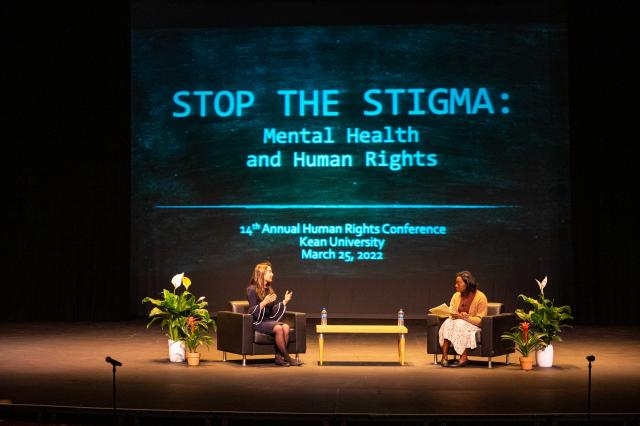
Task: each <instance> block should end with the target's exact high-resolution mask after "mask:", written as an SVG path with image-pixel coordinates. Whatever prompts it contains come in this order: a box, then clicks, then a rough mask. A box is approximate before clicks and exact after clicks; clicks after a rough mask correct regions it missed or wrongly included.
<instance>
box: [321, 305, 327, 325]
mask: <svg viewBox="0 0 640 426" xmlns="http://www.w3.org/2000/svg"><path fill="white" fill-rule="evenodd" d="M320 325H327V308H322V311H320Z"/></svg>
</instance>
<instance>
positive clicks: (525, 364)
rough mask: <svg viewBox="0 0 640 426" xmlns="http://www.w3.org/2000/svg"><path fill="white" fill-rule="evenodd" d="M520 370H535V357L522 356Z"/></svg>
mask: <svg viewBox="0 0 640 426" xmlns="http://www.w3.org/2000/svg"><path fill="white" fill-rule="evenodd" d="M520 369H521V370H527V371H528V370H533V357H532V356H521V357H520Z"/></svg>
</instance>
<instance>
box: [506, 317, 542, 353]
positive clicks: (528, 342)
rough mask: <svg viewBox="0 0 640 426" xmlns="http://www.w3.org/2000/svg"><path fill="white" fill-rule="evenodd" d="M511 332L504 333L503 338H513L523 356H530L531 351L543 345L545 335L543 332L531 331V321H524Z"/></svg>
mask: <svg viewBox="0 0 640 426" xmlns="http://www.w3.org/2000/svg"><path fill="white" fill-rule="evenodd" d="M512 330H514V331H513V332H511V333H504V334H502V336H500V337H501V338H502V340H511V341H512V342H513V343H515V347H516V349H517V350H518V352H520V353H521V354H522V356H523V357H528V356H529V354H530V353H531V351H533V350H536V349H539V348H541V347H542V346H543V340H542V339H543V337H544V335H543V334H541V333H529V323H528V322H526V321H524V322H522V323H520V325H519V326H515V327H513V329H512Z"/></svg>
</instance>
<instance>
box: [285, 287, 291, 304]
mask: <svg viewBox="0 0 640 426" xmlns="http://www.w3.org/2000/svg"><path fill="white" fill-rule="evenodd" d="M292 297H293V292H292V291H289V290H287V291H285V292H284V304H285V305H286V304H287V303H289V300H291V298H292Z"/></svg>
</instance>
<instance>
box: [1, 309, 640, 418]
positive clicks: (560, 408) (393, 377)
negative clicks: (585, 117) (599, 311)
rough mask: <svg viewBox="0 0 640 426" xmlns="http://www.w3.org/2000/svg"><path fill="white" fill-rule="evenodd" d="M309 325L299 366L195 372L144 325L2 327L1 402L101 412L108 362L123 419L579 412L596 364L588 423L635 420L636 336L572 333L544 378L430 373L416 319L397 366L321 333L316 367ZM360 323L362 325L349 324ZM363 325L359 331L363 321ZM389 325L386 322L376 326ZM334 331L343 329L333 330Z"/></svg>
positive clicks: (207, 358)
mask: <svg viewBox="0 0 640 426" xmlns="http://www.w3.org/2000/svg"><path fill="white" fill-rule="evenodd" d="M315 322H316V321H309V323H308V328H307V353H306V354H303V355H302V356H301V358H302V360H304V362H305V365H304V366H302V367H288V368H285V367H277V366H275V365H273V362H272V358H271V359H269V358H266V357H250V360H249V361H248V365H247V366H246V367H242V365H241V363H240V357H239V356H237V355H233V354H230V355H229V359H230V360H229V361H228V362H223V361H222V353H221V352H218V351H217V350H216V349H215V341H214V344H213V345H212V349H211V350H210V351H208V352H207V351H206V349H205V350H204V351H203V355H202V356H203V362H202V364H201V365H200V366H199V367H187V366H186V365H185V364H174V363H170V362H169V361H168V359H167V340H166V338H164V337H163V336H162V335H161V334H160V331H159V328H153V329H151V330H147V329H146V328H145V321H143V320H136V321H130V322H113V323H4V324H2V330H3V332H2V334H1V335H0V347H1V348H2V350H1V351H0V400H1V401H0V402H2V403H5V404H6V403H12V404H34V405H56V406H57V405H63V406H74V407H76V406H81V407H106V408H110V407H111V405H112V369H111V365H109V364H107V363H106V362H105V357H106V356H107V355H108V356H111V357H113V358H115V359H117V360H119V361H122V363H123V364H124V365H123V366H122V367H120V368H118V372H117V393H118V398H117V400H118V407H119V408H123V409H125V408H129V409H145V410H150V409H161V410H198V411H221V412H253V413H255V412H258V413H260V412H264V413H266V412H271V413H273V412H283V413H327V414H359V413H362V414H428V415H433V414H443V415H446V414H534V413H535V414H551V413H584V412H585V411H586V404H587V378H588V368H587V361H586V360H585V356H586V355H588V354H594V355H595V356H596V361H595V363H594V364H593V369H592V374H593V379H592V380H593V384H592V412H593V413H638V412H639V411H640V406H639V405H638V401H637V397H638V389H640V368H639V367H638V366H639V365H640V334H639V333H640V328H639V327H615V328H614V327H600V326H577V327H575V328H573V329H567V330H566V331H565V332H564V334H563V337H564V340H565V341H564V342H562V343H559V344H557V345H556V346H555V355H556V361H555V366H554V367H552V368H538V369H535V370H534V371H530V372H525V371H521V370H520V369H519V365H518V360H517V357H515V356H513V355H512V356H511V361H512V364H511V365H508V366H507V365H504V357H497V358H494V368H493V369H488V368H486V362H485V361H484V360H483V361H478V362H476V363H474V364H473V365H472V366H470V367H468V368H462V369H451V368H442V367H440V366H437V365H433V364H432V363H433V356H432V355H427V354H426V321H418V320H411V321H407V327H408V328H409V334H408V335H407V341H406V365H405V366H400V365H399V364H398V362H397V359H398V358H397V346H396V342H397V340H396V338H395V336H386V335H327V336H325V357H324V359H325V361H326V362H327V365H324V366H319V365H318V344H317V336H316V334H315ZM359 322H363V321H359ZM366 322H367V321H364V323H366ZM386 322H388V323H389V324H392V323H393V322H392V321H388V320H387V321H386ZM332 323H353V320H351V321H347V320H343V321H341V320H338V319H335V320H333V322H332Z"/></svg>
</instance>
